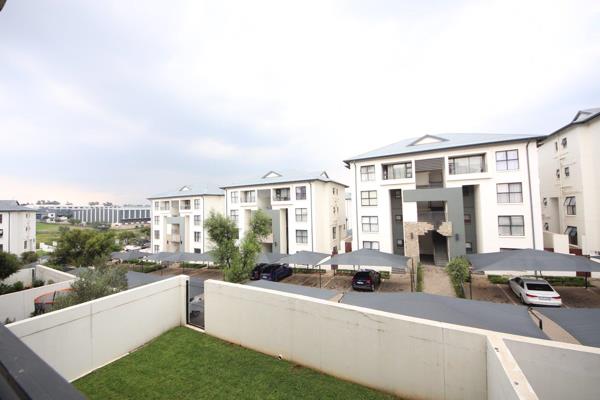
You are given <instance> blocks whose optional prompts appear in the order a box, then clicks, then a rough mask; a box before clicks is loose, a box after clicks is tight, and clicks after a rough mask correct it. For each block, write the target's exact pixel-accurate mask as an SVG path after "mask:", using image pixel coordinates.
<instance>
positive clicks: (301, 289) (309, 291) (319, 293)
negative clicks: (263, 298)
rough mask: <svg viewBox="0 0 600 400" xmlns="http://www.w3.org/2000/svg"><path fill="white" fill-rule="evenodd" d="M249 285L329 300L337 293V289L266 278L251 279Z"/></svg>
mask: <svg viewBox="0 0 600 400" xmlns="http://www.w3.org/2000/svg"><path fill="white" fill-rule="evenodd" d="M247 285H248V286H254V287H260V288H263V289H271V290H278V291H280V292H286V293H292V294H299V295H302V296H308V297H314V298H317V299H322V300H329V299H331V298H333V297H335V296H336V295H337V292H336V291H335V290H331V289H320V288H316V287H310V286H301V285H293V284H290V283H280V282H272V281H265V280H262V279H261V280H258V281H250V282H248V283H247Z"/></svg>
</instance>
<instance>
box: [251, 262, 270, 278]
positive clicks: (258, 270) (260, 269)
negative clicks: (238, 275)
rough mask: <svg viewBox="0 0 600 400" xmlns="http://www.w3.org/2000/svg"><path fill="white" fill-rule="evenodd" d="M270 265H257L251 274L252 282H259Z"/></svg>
mask: <svg viewBox="0 0 600 400" xmlns="http://www.w3.org/2000/svg"><path fill="white" fill-rule="evenodd" d="M268 265H269V264H265V263H260V264H256V266H255V267H254V268H253V269H252V272H250V280H253V281H257V280H259V279H260V275H261V274H262V272H263V270H264V269H265V267H267V266H268Z"/></svg>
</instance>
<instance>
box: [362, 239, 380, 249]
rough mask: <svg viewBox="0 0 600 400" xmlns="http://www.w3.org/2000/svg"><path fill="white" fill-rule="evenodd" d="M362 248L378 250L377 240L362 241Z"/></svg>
mask: <svg viewBox="0 0 600 400" xmlns="http://www.w3.org/2000/svg"><path fill="white" fill-rule="evenodd" d="M363 249H370V250H379V242H371V241H364V242H363Z"/></svg>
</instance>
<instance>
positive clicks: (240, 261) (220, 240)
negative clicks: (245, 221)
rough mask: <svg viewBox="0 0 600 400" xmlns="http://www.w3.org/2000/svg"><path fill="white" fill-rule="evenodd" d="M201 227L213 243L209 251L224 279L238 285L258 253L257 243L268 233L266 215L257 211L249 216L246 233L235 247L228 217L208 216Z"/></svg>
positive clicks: (234, 229) (233, 228)
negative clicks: (214, 245)
mask: <svg viewBox="0 0 600 400" xmlns="http://www.w3.org/2000/svg"><path fill="white" fill-rule="evenodd" d="M205 227H206V229H207V231H208V236H209V237H210V239H211V240H212V241H213V242H215V244H216V247H215V249H214V250H213V253H214V258H215V261H216V262H217V264H220V265H222V266H224V267H225V271H224V278H225V280H226V281H229V282H242V281H243V280H245V279H247V277H248V274H249V273H250V271H251V270H252V268H253V267H254V265H255V263H256V257H257V256H258V254H259V253H260V250H261V240H262V239H264V237H265V236H267V235H268V234H269V233H270V232H271V219H270V218H269V216H268V215H267V214H266V213H265V212H263V211H261V210H259V211H257V212H255V213H254V214H253V215H252V218H251V219H250V224H249V229H248V232H246V234H245V235H244V238H243V239H242V240H241V242H240V245H239V247H238V246H236V243H235V241H236V239H237V238H238V237H239V231H238V229H237V227H236V225H235V222H234V221H233V220H231V219H230V218H227V217H224V216H222V215H220V214H214V213H211V215H210V217H209V218H207V220H206V221H205Z"/></svg>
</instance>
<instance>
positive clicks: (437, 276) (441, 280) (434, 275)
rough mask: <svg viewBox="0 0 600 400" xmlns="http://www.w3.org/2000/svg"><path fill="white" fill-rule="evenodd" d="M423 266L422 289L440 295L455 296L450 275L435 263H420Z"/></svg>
mask: <svg viewBox="0 0 600 400" xmlns="http://www.w3.org/2000/svg"><path fill="white" fill-rule="evenodd" d="M421 267H422V268H423V291H424V292H425V293H429V294H437V295H440V296H447V297H456V293H455V292H454V288H453V287H452V283H451V282H450V277H449V276H448V274H447V273H446V270H445V269H444V268H442V267H436V266H435V265H426V264H424V265H422V266H421Z"/></svg>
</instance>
